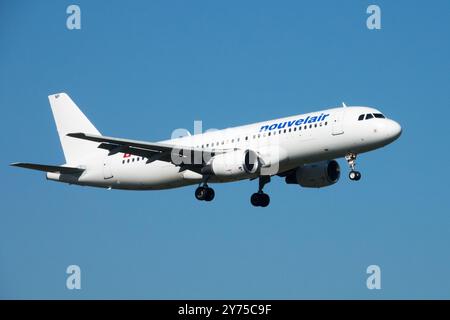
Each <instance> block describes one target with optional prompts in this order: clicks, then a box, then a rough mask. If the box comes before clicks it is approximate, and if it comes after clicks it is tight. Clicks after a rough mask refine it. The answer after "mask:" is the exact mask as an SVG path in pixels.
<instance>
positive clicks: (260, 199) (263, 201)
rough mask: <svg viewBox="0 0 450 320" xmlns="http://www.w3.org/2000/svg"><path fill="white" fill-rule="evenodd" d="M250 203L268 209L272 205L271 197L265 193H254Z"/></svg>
mask: <svg viewBox="0 0 450 320" xmlns="http://www.w3.org/2000/svg"><path fill="white" fill-rule="evenodd" d="M250 202H251V203H252V205H253V206H255V207H263V208H264V207H267V206H268V205H269V203H270V197H269V195H268V194H265V193H259V192H258V193H254V194H252V196H251V198H250Z"/></svg>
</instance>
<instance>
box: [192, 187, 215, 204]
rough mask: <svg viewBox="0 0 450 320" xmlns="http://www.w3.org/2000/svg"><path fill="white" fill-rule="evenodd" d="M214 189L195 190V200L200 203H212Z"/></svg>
mask: <svg viewBox="0 0 450 320" xmlns="http://www.w3.org/2000/svg"><path fill="white" fill-rule="evenodd" d="M214 195H215V193H214V189H212V188H210V187H198V188H197V189H195V198H196V199H197V200H200V201H203V200H205V201H212V200H213V199H214Z"/></svg>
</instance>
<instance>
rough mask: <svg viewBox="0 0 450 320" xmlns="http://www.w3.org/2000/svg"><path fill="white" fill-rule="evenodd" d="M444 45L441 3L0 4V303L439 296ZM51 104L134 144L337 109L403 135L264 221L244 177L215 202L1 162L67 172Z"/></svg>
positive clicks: (445, 142)
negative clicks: (63, 99) (381, 121)
mask: <svg viewBox="0 0 450 320" xmlns="http://www.w3.org/2000/svg"><path fill="white" fill-rule="evenodd" d="M72 3H76V4H78V5H79V6H80V7H81V20H82V22H81V23H82V25H81V26H82V29H81V30H73V31H70V30H68V29H67V28H66V18H67V16H68V15H67V14H66V8H67V6H68V5H70V4H72ZM372 3H375V4H378V5H379V6H380V7H381V10H382V29H381V30H379V31H373V30H372V31H371V30H368V29H367V27H366V19H367V17H368V14H366V9H367V6H368V5H369V4H372ZM449 34H450V2H449V1H446V0H442V1H438V0H437V1H375V2H372V1H370V2H369V1H359V0H358V1H356V0H355V1H331V0H330V1H172V0H170V1H167V0H165V1H133V2H131V1H128V2H127V1H107V2H105V1H81V0H80V1H76V2H69V1H1V2H0V107H1V111H2V125H1V135H0V139H1V145H2V152H1V154H2V157H1V168H0V172H1V178H2V179H1V180H2V183H1V184H0V195H1V200H2V201H1V204H2V205H1V211H0V298H63V299H72V298H74V299H76V298H151V299H160V298H168V299H169V298H182V299H184V298H186V299H187V298H192V299H197V298H209V299H214V298H237V299H239V298H255V299H259V298H264V299H265V298H267V299H271V298H274V299H278V298H286V299H297V298H338V299H341V298H367V299H379V298H450V273H449V270H450V201H449V196H450V194H449V190H450V188H449V181H450V174H449V169H448V166H449V156H450V154H449V131H448V130H449V125H448V119H449V115H450V77H449V75H450V61H449V57H450V43H449ZM62 91H65V92H67V93H69V94H70V95H71V97H72V98H73V99H74V101H75V102H76V103H77V104H78V105H79V106H80V108H81V109H82V110H83V111H84V112H85V113H86V115H87V116H88V117H89V118H90V119H91V121H92V122H93V123H94V124H95V125H96V126H97V128H98V129H99V130H100V131H101V132H102V133H103V134H105V135H111V136H117V137H125V138H132V139H141V140H149V141H157V140H162V139H167V138H169V137H170V135H171V132H172V130H173V129H176V128H187V129H189V130H191V131H192V130H193V125H194V120H202V121H203V127H204V129H207V128H223V127H229V126H235V125H240V124H247V123H251V122H257V121H263V120H266V119H272V118H277V117H282V116H288V115H293V114H299V113H304V112H310V111H315V110H320V109H323V108H327V107H332V106H337V105H339V104H340V103H341V102H342V101H345V102H346V103H347V104H348V105H368V106H374V107H377V108H379V109H380V110H382V111H383V112H384V113H385V114H386V115H387V116H388V117H391V118H393V119H395V120H396V121H398V122H399V123H400V124H401V125H402V127H403V134H402V136H401V138H400V139H399V140H398V141H396V142H395V143H393V144H392V145H389V146H387V147H386V148H383V149H380V150H377V151H374V152H372V153H369V154H364V155H361V156H360V157H359V158H358V169H359V170H360V171H361V172H362V179H361V181H359V182H358V183H355V182H351V181H349V180H348V178H347V172H348V169H347V166H346V163H345V161H343V160H342V159H339V162H340V164H341V166H342V169H343V175H342V177H341V180H340V181H339V182H338V183H337V184H336V185H334V186H331V187H329V188H324V189H320V190H311V189H304V188H301V187H298V186H294V185H286V184H285V183H284V181H283V179H281V178H274V179H273V181H272V183H270V184H269V185H267V186H266V188H265V190H266V191H267V193H269V194H270V196H271V200H272V201H271V204H270V206H269V207H268V208H265V209H263V208H253V207H252V206H251V204H250V201H249V198H250V195H251V194H252V193H253V192H255V191H256V189H257V182H256V181H243V182H238V183H233V184H222V185H215V186H214V187H215V190H216V198H215V199H214V201H213V202H211V203H205V202H199V201H197V200H195V198H194V189H195V186H191V187H185V188H181V189H175V190H166V191H148V192H129V191H107V190H103V189H94V188H85V187H78V186H69V185H65V184H59V183H55V182H50V181H46V180H45V178H44V175H43V174H42V173H40V172H33V171H29V170H25V169H18V168H12V167H9V166H8V165H9V163H11V162H15V161H28V162H37V163H48V164H60V163H63V161H64V157H63V154H62V150H61V148H60V144H59V139H58V135H57V133H56V129H55V125H54V122H53V117H52V115H51V110H50V106H49V104H48V100H47V95H49V94H53V93H57V92H62ZM71 264H76V265H79V266H80V267H81V271H82V289H81V290H78V291H77V290H73V291H70V290H67V289H66V277H67V274H66V268H67V266H68V265H71ZM372 264H376V265H379V266H380V267H381V272H382V275H381V285H382V289H381V290H368V289H367V287H366V278H367V276H368V275H367V274H366V268H367V266H369V265H372Z"/></svg>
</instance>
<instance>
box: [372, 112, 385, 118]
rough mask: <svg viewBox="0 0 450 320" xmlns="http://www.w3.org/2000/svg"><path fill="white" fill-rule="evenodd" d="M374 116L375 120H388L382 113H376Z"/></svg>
mask: <svg viewBox="0 0 450 320" xmlns="http://www.w3.org/2000/svg"><path fill="white" fill-rule="evenodd" d="M373 115H374V116H375V118H379V119H384V118H386V117H385V116H383V115H382V114H381V113H374V114H373Z"/></svg>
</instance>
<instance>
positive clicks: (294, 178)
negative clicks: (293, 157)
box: [286, 160, 341, 188]
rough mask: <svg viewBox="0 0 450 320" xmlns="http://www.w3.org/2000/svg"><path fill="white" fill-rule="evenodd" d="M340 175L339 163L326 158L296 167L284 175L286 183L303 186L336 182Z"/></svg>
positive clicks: (317, 185) (326, 184) (308, 186)
mask: <svg viewBox="0 0 450 320" xmlns="http://www.w3.org/2000/svg"><path fill="white" fill-rule="evenodd" d="M340 175H341V169H340V167H339V163H337V161H336V160H331V161H329V160H327V161H321V162H316V163H311V164H305V165H303V166H300V167H298V168H297V169H295V170H293V171H292V172H290V173H289V174H288V175H287V176H286V183H287V184H299V185H301V186H302V187H305V188H322V187H327V186H331V185H332V184H335V183H336V182H338V180H339V177H340Z"/></svg>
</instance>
